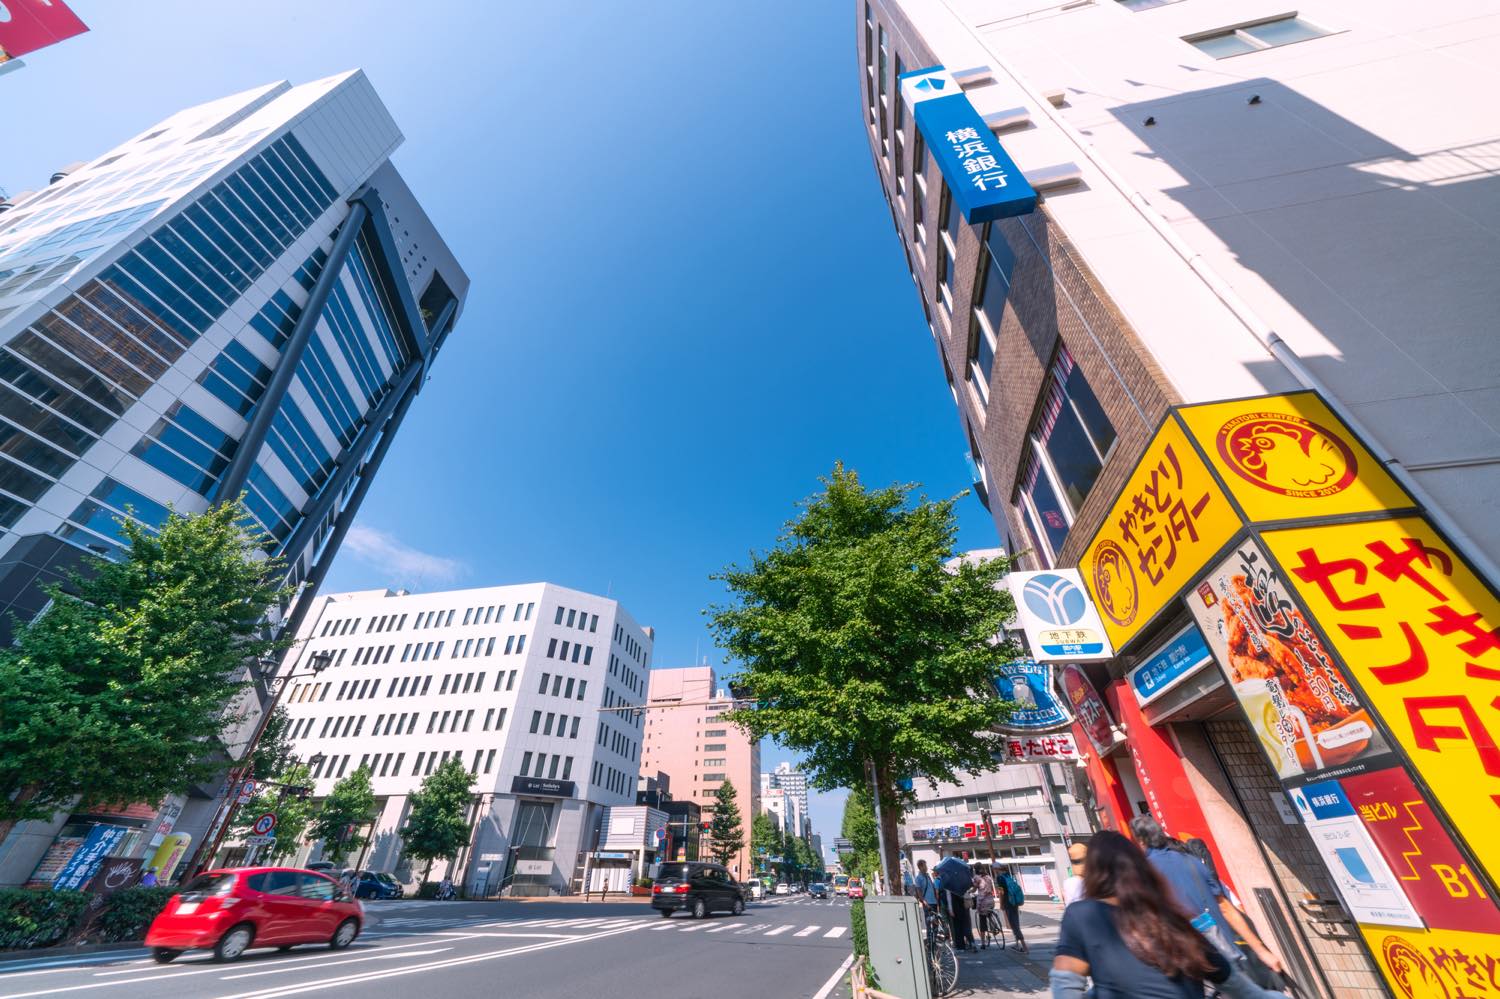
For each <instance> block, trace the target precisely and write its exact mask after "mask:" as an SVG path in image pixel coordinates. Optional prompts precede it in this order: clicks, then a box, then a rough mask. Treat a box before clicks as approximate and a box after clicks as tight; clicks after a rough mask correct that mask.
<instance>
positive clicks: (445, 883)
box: [437, 874, 453, 902]
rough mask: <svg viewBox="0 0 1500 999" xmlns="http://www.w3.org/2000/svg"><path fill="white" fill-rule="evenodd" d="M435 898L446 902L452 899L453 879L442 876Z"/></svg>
mask: <svg viewBox="0 0 1500 999" xmlns="http://www.w3.org/2000/svg"><path fill="white" fill-rule="evenodd" d="M437 897H438V898H440V899H442V900H443V901H444V902H446V901H447V900H448V899H450V898H452V897H453V878H452V877H451V876H450V875H447V874H444V875H443V880H442V883H441V884H439V885H438V890H437Z"/></svg>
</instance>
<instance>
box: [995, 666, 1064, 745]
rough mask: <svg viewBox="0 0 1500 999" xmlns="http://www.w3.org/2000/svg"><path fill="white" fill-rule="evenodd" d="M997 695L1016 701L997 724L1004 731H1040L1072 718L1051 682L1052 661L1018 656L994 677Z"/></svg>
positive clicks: (1056, 726) (1006, 699) (1059, 724)
mask: <svg viewBox="0 0 1500 999" xmlns="http://www.w3.org/2000/svg"><path fill="white" fill-rule="evenodd" d="M995 690H996V691H998V692H999V694H1000V699H1001V700H1004V701H1014V702H1015V703H1016V704H1017V705H1019V706H1018V707H1017V708H1016V709H1015V710H1014V711H1012V712H1011V714H1010V717H1009V718H1007V719H1005V724H1003V725H1001V726H1000V728H1001V729H1002V730H1004V731H1007V732H1041V731H1044V730H1046V729H1051V728H1058V727H1060V726H1062V725H1066V724H1068V723H1069V722H1070V721H1072V720H1073V715H1072V714H1071V713H1070V712H1069V711H1068V709H1067V708H1066V707H1065V706H1064V705H1063V702H1062V699H1061V698H1059V697H1058V696H1057V693H1056V691H1055V690H1054V689H1053V686H1052V664H1051V663H1039V662H1033V661H1032V660H1030V659H1020V660H1017V661H1015V662H1009V663H1006V664H1005V665H1003V666H1001V667H1000V675H999V676H997V677H995Z"/></svg>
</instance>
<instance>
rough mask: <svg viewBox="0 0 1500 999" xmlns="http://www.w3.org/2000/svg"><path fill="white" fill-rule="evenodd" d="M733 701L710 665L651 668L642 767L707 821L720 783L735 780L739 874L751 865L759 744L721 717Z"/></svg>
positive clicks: (706, 846)
mask: <svg viewBox="0 0 1500 999" xmlns="http://www.w3.org/2000/svg"><path fill="white" fill-rule="evenodd" d="M733 706H734V702H733V699H732V698H731V697H730V695H729V692H728V691H725V690H720V689H718V686H717V681H716V678H715V675H714V670H713V667H711V666H687V667H682V668H677V669H655V670H652V671H651V676H650V685H649V687H648V689H647V712H646V727H645V732H644V736H643V738H644V748H643V749H642V754H641V771H642V772H643V773H655V772H657V771H661V772H662V773H665V774H667V775H668V776H669V777H670V778H671V787H672V795H673V797H675V798H676V799H677V800H679V801H691V802H694V803H696V804H698V805H699V806H700V807H701V808H702V810H703V821H704V822H705V823H707V822H708V821H710V819H711V817H712V815H713V808H714V801H715V797H714V792H715V791H717V790H718V788H719V785H720V784H722V783H724V782H725V781H726V780H727V781H729V782H731V783H732V784H733V785H734V789H735V792H736V794H737V795H738V801H737V805H738V807H739V811H740V824H741V828H742V829H743V830H744V840H743V843H742V845H741V847H740V850H739V852H738V854H737V855H736V856H735V857H734V858H733V859H731V860H730V863H729V867H730V870H731V872H733V873H734V874H736V876H738V877H742V878H743V877H749V872H750V871H751V870H752V865H751V862H750V825H751V823H752V822H753V821H754V819H755V816H756V814H757V813H758V812H759V810H760V744H759V743H757V742H753V741H752V740H751V739H750V737H749V736H747V735H746V734H745V733H744V732H743V731H741V730H740V729H738V728H736V727H735V726H733V725H730V724H728V723H726V722H725V721H724V720H723V715H724V713H725V712H726V711H729V710H730V709H731V708H732V707H733ZM700 849H701V850H702V852H703V853H704V854H705V855H706V854H707V853H708V852H709V851H710V850H711V849H712V844H711V842H710V841H709V839H708V837H707V835H706V834H705V836H704V838H703V842H702V844H701V847H700Z"/></svg>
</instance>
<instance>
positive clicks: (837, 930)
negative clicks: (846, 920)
mask: <svg viewBox="0 0 1500 999" xmlns="http://www.w3.org/2000/svg"><path fill="white" fill-rule="evenodd" d="M848 929H849V927H847V926H835V927H834V928H833V929H831V930H829V931H828V932H827V933H825V934H823V935H824V936H825V937H841V936H843V935H844V932H845V931H846V930H848Z"/></svg>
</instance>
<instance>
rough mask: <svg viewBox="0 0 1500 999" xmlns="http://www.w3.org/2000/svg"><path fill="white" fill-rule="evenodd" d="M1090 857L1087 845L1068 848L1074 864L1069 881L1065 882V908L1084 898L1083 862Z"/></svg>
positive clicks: (1077, 844)
mask: <svg viewBox="0 0 1500 999" xmlns="http://www.w3.org/2000/svg"><path fill="white" fill-rule="evenodd" d="M1088 855H1089V845H1088V844H1087V843H1076V842H1075V843H1074V844H1073V845H1072V846H1070V847H1068V859H1069V860H1071V861H1072V862H1073V863H1072V865H1071V873H1069V874H1068V879H1067V880H1066V881H1064V882H1063V906H1064V907H1066V906H1069V905H1072V904H1073V903H1074V902H1076V901H1078V900H1079V899H1080V898H1083V862H1084V858H1085V857H1087V856H1088Z"/></svg>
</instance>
